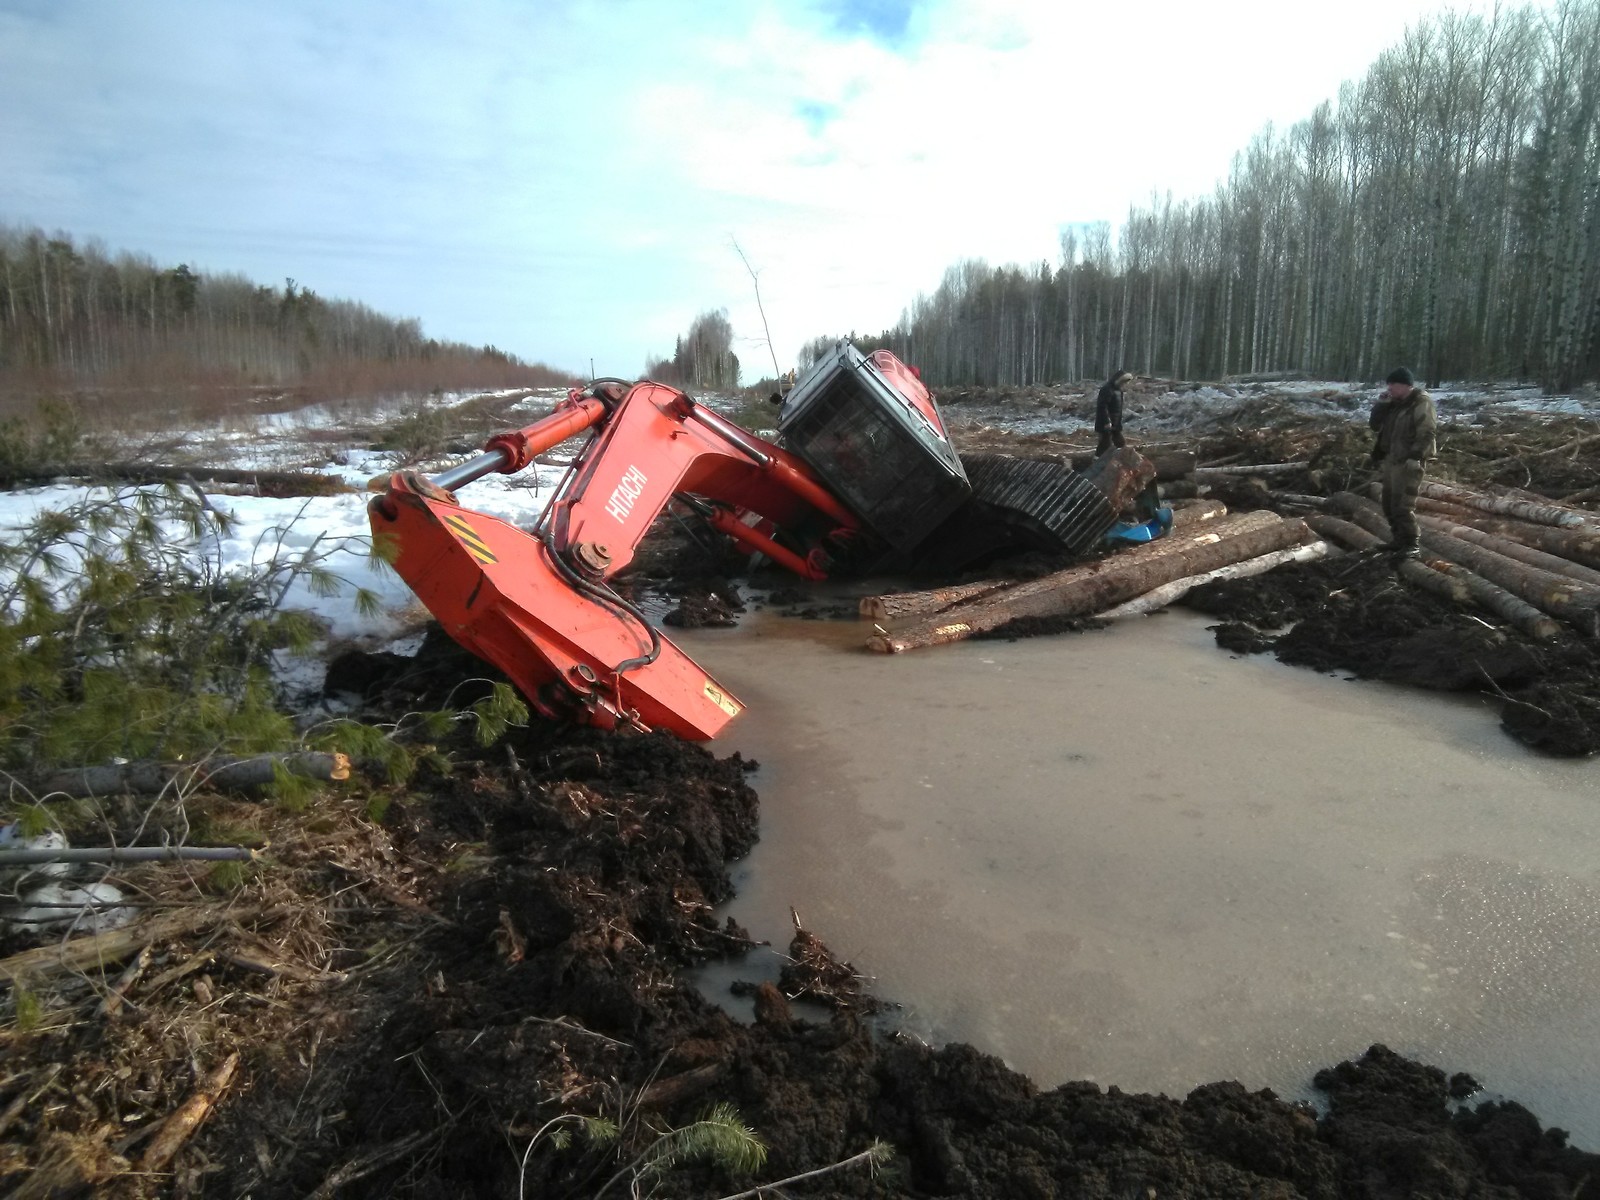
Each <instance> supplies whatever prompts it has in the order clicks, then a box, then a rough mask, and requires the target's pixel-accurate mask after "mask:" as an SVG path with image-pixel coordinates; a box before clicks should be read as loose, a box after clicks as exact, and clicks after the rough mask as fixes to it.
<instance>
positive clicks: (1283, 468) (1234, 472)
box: [1194, 462, 1311, 483]
mask: <svg viewBox="0 0 1600 1200" xmlns="http://www.w3.org/2000/svg"><path fill="white" fill-rule="evenodd" d="M1310 465H1311V464H1309V463H1303V462H1288V463H1255V464H1244V463H1237V464H1235V463H1230V464H1229V465H1228V466H1225V467H1196V468H1195V469H1194V479H1195V482H1196V483H1210V482H1211V481H1213V480H1219V479H1233V478H1236V477H1237V476H1240V475H1267V476H1271V475H1292V474H1294V473H1295V472H1296V471H1305V470H1309V469H1310Z"/></svg>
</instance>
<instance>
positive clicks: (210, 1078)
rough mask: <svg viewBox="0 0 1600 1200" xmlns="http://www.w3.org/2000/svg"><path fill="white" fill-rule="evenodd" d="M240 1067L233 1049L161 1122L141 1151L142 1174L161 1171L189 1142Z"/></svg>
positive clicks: (140, 1166)
mask: <svg viewBox="0 0 1600 1200" xmlns="http://www.w3.org/2000/svg"><path fill="white" fill-rule="evenodd" d="M238 1067H239V1052H238V1051H237V1050H235V1051H234V1052H233V1053H232V1054H230V1055H228V1057H227V1058H225V1059H224V1060H223V1061H222V1065H221V1066H219V1067H218V1068H217V1069H216V1070H214V1071H212V1072H211V1074H209V1075H207V1076H206V1077H205V1079H203V1080H202V1081H201V1083H200V1086H199V1087H198V1088H196V1089H195V1090H194V1091H193V1092H191V1093H190V1094H189V1098H188V1099H187V1100H185V1101H184V1102H183V1103H182V1104H180V1105H179V1106H178V1107H177V1108H176V1109H175V1110H173V1112H172V1115H170V1116H169V1117H167V1119H166V1120H165V1121H163V1122H162V1123H161V1128H160V1130H159V1131H158V1132H157V1133H156V1135H155V1138H154V1139H153V1140H152V1141H151V1143H150V1148H149V1149H148V1150H146V1151H145V1152H144V1158H142V1159H141V1160H140V1161H139V1169H140V1170H142V1171H160V1170H162V1169H163V1168H165V1167H166V1165H167V1164H168V1163H170V1162H171V1161H172V1159H173V1156H174V1155H176V1154H177V1153H178V1151H179V1150H181V1149H182V1148H183V1144H184V1142H186V1141H188V1140H189V1137H190V1135H191V1134H193V1133H194V1131H195V1130H196V1129H198V1128H199V1127H200V1122H202V1121H204V1120H205V1119H206V1117H207V1116H208V1115H209V1114H210V1112H211V1110H212V1108H214V1107H215V1106H216V1104H217V1101H219V1100H221V1099H222V1094H223V1093H224V1092H226V1091H227V1090H228V1084H229V1083H231V1082H232V1081H233V1073H234V1071H236V1070H237V1069H238Z"/></svg>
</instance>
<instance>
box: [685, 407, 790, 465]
mask: <svg viewBox="0 0 1600 1200" xmlns="http://www.w3.org/2000/svg"><path fill="white" fill-rule="evenodd" d="M689 415H690V416H692V417H694V419H695V420H697V421H699V422H700V424H702V425H704V426H705V427H706V428H707V429H709V430H711V432H712V433H714V434H716V435H717V436H718V437H720V438H722V439H723V440H725V441H729V442H732V443H733V444H734V445H735V446H737V447H739V449H741V450H743V451H744V452H745V453H746V454H748V455H749V456H750V457H751V458H753V459H755V460H756V461H757V462H758V463H760V464H761V465H762V466H763V467H766V466H770V465H771V464H772V456H771V455H770V454H768V453H766V451H764V450H762V449H761V448H760V446H759V444H757V443H756V439H755V438H753V437H751V436H750V435H749V434H748V433H746V432H745V431H744V430H742V429H740V428H739V427H738V426H737V425H735V424H734V423H733V422H732V421H726V420H723V418H722V417H720V416H718V415H717V414H716V413H714V412H712V411H711V410H710V409H709V408H707V407H706V406H705V405H703V404H696V405H695V406H694V408H692V409H690V410H689Z"/></svg>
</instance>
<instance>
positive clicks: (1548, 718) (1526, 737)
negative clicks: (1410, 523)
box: [1181, 554, 1600, 757]
mask: <svg viewBox="0 0 1600 1200" xmlns="http://www.w3.org/2000/svg"><path fill="white" fill-rule="evenodd" d="M1181 603H1183V604H1184V605H1186V606H1187V607H1189V608H1193V609H1196V610H1198V611H1200V612H1203V613H1207V614H1209V615H1212V616H1216V617H1221V618H1224V623H1223V624H1221V625H1219V626H1217V627H1216V630H1215V632H1216V637H1217V643H1218V645H1220V646H1222V647H1223V648H1224V649H1227V650H1231V651H1233V652H1234V653H1259V652H1263V651H1268V650H1270V651H1271V652H1272V653H1273V654H1275V655H1276V656H1277V657H1278V658H1279V659H1281V660H1282V661H1284V662H1287V663H1293V664H1295V665H1298V666H1305V667H1311V668H1313V669H1315V670H1319V671H1336V670H1343V671H1349V672H1351V673H1353V674H1355V675H1357V676H1360V677H1361V678H1364V679H1382V680H1386V681H1388V682H1390V683H1403V684H1409V685H1411V686H1413V687H1419V688H1426V689H1429V690H1432V691H1441V692H1482V693H1485V694H1487V695H1489V696H1492V697H1494V698H1495V699H1497V700H1498V701H1499V702H1500V705H1501V717H1500V720H1501V726H1502V727H1503V728H1504V729H1505V731H1506V732H1507V733H1509V734H1510V735H1511V736H1512V737H1514V738H1516V739H1517V740H1518V741H1521V742H1523V743H1525V744H1527V745H1529V746H1532V747H1534V748H1535V749H1538V750H1541V751H1544V752H1546V753H1550V754H1557V755H1564V756H1572V757H1581V756H1584V755H1589V754H1594V753H1596V752H1600V649H1597V648H1596V646H1595V644H1594V643H1593V642H1590V641H1586V640H1583V639H1581V638H1580V637H1578V636H1577V635H1576V634H1564V635H1562V636H1561V637H1559V638H1556V639H1553V640H1550V641H1541V640H1537V639H1534V638H1532V637H1529V636H1527V635H1525V634H1522V633H1519V632H1518V631H1517V630H1515V629H1511V628H1506V627H1499V626H1491V625H1489V624H1487V623H1486V622H1485V621H1483V620H1481V619H1479V618H1478V617H1476V616H1474V615H1471V614H1468V613H1465V612H1463V611H1462V610H1461V609H1459V608H1457V607H1455V606H1454V605H1451V604H1449V603H1448V602H1446V601H1444V600H1442V599H1440V598H1438V597H1436V596H1433V595H1431V594H1429V593H1427V592H1423V591H1421V590H1419V589H1417V588H1414V587H1411V586H1409V585H1408V584H1407V583H1405V582H1404V581H1403V580H1402V579H1400V578H1399V577H1398V576H1397V575H1396V574H1395V573H1394V571H1393V569H1392V567H1391V566H1390V565H1389V564H1388V562H1387V561H1386V560H1385V559H1384V558H1382V557H1381V556H1378V555H1371V554H1365V555H1345V556H1342V557H1339V558H1333V559H1327V560H1323V561H1320V562H1314V563H1304V564H1298V565H1293V566H1288V567H1282V568H1279V569H1278V570H1275V571H1269V572H1268V573H1266V574H1264V575H1259V576H1257V577H1255V578H1253V579H1240V580H1228V581H1224V582H1220V583H1213V584H1208V585H1206V586H1204V587H1199V588H1196V589H1195V590H1194V591H1192V592H1190V593H1189V594H1188V596H1186V597H1185V598H1184V599H1183V601H1181Z"/></svg>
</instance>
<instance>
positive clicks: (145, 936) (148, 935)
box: [0, 904, 260, 983]
mask: <svg viewBox="0 0 1600 1200" xmlns="http://www.w3.org/2000/svg"><path fill="white" fill-rule="evenodd" d="M259 911H260V910H259V909H232V910H229V909H227V908H225V907H223V906H221V905H215V904H207V905H197V906H195V907H193V908H180V909H178V910H176V911H175V912H165V913H161V914H160V915H158V916H155V917H152V918H151V919H150V920H148V921H141V922H139V923H138V924H135V925H124V926H123V927H122V928H120V929H110V930H107V931H106V932H104V933H91V934H88V935H86V936H84V937H77V938H73V939H71V940H70V941H66V942H56V943H53V944H51V945H48V946H39V947H36V948H35V949H32V950H23V951H21V952H19V953H17V954H13V955H11V957H9V958H0V983H15V982H16V981H17V980H19V979H21V980H25V981H29V982H38V981H41V980H45V979H50V978H53V977H55V976H57V975H66V974H71V973H75V972H78V971H86V970H88V969H89V968H90V967H95V966H103V965H106V964H109V963H118V962H121V961H122V960H123V959H125V958H127V957H128V956H129V955H131V954H136V953H138V952H139V951H140V950H141V949H143V948H144V947H145V946H149V945H152V944H154V943H156V942H162V941H167V940H170V939H172V938H177V937H187V936H188V935H190V934H192V933H198V932H199V931H200V930H202V929H207V928H210V927H211V926H213V925H220V924H221V923H222V922H223V921H228V920H232V921H243V920H246V919H248V918H250V917H253V916H255V915H257V914H258V913H259Z"/></svg>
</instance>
